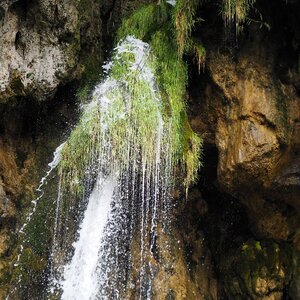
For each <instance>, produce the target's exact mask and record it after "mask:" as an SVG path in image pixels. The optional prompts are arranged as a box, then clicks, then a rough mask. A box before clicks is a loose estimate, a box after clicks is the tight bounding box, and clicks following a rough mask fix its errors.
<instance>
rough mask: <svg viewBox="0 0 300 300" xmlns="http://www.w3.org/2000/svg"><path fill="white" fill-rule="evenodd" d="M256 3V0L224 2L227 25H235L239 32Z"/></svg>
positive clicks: (229, 0) (223, 10) (223, 12)
mask: <svg viewBox="0 0 300 300" xmlns="http://www.w3.org/2000/svg"><path fill="white" fill-rule="evenodd" d="M255 2H256V0H223V3H222V15H223V18H224V21H225V24H227V25H228V24H232V23H233V24H235V25H236V29H237V31H239V30H240V28H241V27H242V25H243V24H244V23H245V20H246V18H247V16H248V14H249V11H250V9H251V8H252V7H253V5H254V3H255Z"/></svg>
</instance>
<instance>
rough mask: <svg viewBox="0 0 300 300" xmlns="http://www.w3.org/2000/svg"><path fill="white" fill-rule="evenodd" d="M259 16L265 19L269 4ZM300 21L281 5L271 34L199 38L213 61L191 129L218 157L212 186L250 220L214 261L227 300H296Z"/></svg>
mask: <svg viewBox="0 0 300 300" xmlns="http://www.w3.org/2000/svg"><path fill="white" fill-rule="evenodd" d="M259 9H260V12H261V13H262V14H263V15H265V16H268V13H267V11H266V10H265V8H264V4H263V1H262V2H260V6H259ZM276 18H277V19H276ZM297 18H299V3H298V2H293V4H290V6H289V5H288V6H287V7H286V6H285V5H283V4H282V3H279V2H278V3H276V4H275V3H274V7H273V10H272V16H269V17H266V19H267V21H268V22H269V24H270V25H271V28H272V29H271V30H270V31H268V30H264V29H262V28H258V27H257V26H256V25H255V24H252V25H250V26H249V27H248V28H247V31H246V32H244V34H243V35H242V36H241V37H240V38H239V39H238V41H234V42H232V41H228V40H227V41H225V42H224V40H223V46H220V40H218V39H222V37H221V36H219V37H216V35H215V31H214V34H213V35H210V34H212V32H211V33H209V31H207V33H206V36H205V33H203V36H202V38H203V40H204V41H206V43H207V45H208V50H207V51H208V53H209V55H208V59H207V62H206V73H204V74H202V75H200V76H199V77H198V80H199V81H202V83H200V87H199V81H198V84H197V83H196V82H194V81H192V82H193V83H192V84H191V85H192V86H195V90H194V92H193V96H192V99H191V101H190V103H191V109H190V110H191V118H192V121H191V122H192V126H193V128H194V129H196V130H198V132H200V133H201V134H204V137H205V144H206V147H207V148H208V149H215V152H216V154H215V156H216V158H215V159H216V160H217V162H216V173H215V176H214V177H213V180H215V182H214V183H213V185H214V186H216V187H217V189H218V190H219V191H222V193H224V194H227V195H230V197H233V198H232V199H231V200H228V202H227V205H230V202H232V201H236V202H239V203H241V205H242V208H243V210H245V212H246V216H245V217H244V221H242V222H240V223H238V224H237V225H236V226H241V228H244V225H243V223H246V224H247V226H248V229H247V230H246V229H245V228H244V229H243V230H244V231H243V233H238V234H237V233H236V235H235V237H233V235H232V233H230V232H229V233H224V232H223V233H222V232H221V233H220V235H221V237H223V238H224V239H228V240H230V239H231V240H233V239H234V240H235V242H232V243H231V245H230V246H229V247H228V249H230V251H224V247H225V246H224V245H223V246H220V245H218V243H217V244H216V243H215V242H213V245H214V246H215V247H216V248H219V247H220V248H219V249H217V250H216V252H215V255H216V257H219V258H217V261H218V263H217V265H218V268H219V271H220V273H221V274H222V275H221V277H222V278H223V283H224V287H225V294H226V297H228V298H229V299H289V298H288V297H291V299H299V254H297V252H299V250H300V248H299V246H300V244H299V232H300V213H299V205H300V164H299V162H300V160H299V158H300V156H299V155H300V154H299V136H300V133H299V120H300V96H299V95H300V94H299V91H300V89H299V80H300V73H299V52H300V51H299V50H300V49H299V41H300V39H299V33H298V29H297V28H298V25H297V24H296V23H295V22H294V21H295V19H297ZM282 24H287V25H286V27H285V28H282ZM220 30H221V29H220ZM204 32H205V31H204ZM287 32H289V34H288V33H287ZM216 42H217V43H218V45H217V44H216ZM204 44H205V42H204ZM228 45H231V46H228ZM232 45H233V46H232ZM208 157H209V154H208ZM230 197H229V198H230ZM214 201H215V200H214ZM211 209H215V206H213V207H212V208H211ZM209 213H212V212H211V211H210V210H209ZM232 213H233V212H232ZM220 214H222V212H220ZM215 218H217V217H215ZM210 222H212V220H210ZM230 222H231V221H230ZM208 226H210V225H209V224H208ZM218 226H219V227H222V226H223V227H224V228H226V226H229V225H228V223H225V224H224V223H220V224H219V225H218ZM213 227H214V226H213ZM224 230H226V229H224ZM235 230H237V229H235ZM248 230H250V231H248ZM238 231H239V230H237V232H238ZM209 234H210V235H212V234H216V233H215V231H209ZM241 236H243V237H241ZM212 239H214V238H212ZM253 239H255V241H254V240H253ZM228 240H227V241H228ZM260 241H263V243H264V244H263V245H262V244H260ZM222 243H223V242H221V244H222ZM226 243H227V242H226ZM235 243H236V245H234V244H235ZM226 245H227V244H226ZM283 245H284V246H283ZM274 247H275V248H276V247H277V248H276V249H277V250H276V251H275V250H274V249H275V248H274ZM281 247H285V248H281ZM272 249H273V250H272ZM291 249H293V250H292V251H291ZM274 251H275V252H274ZM272 253H273V254H272ZM275 253H276V255H275ZM271 258H272V259H271ZM229 262H230V264H232V266H229V265H227V263H229ZM284 266H285V267H284ZM286 266H288V267H287V268H286ZM226 274H227V275H226Z"/></svg>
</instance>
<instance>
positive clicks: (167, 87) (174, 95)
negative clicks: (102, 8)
mask: <svg viewBox="0 0 300 300" xmlns="http://www.w3.org/2000/svg"><path fill="white" fill-rule="evenodd" d="M180 5H181V6H180V7H182V5H183V4H182V3H181V4H180ZM175 12H177V10H176V9H175ZM172 13H174V12H172V8H170V6H169V5H167V4H166V3H162V4H161V5H157V4H150V5H147V6H143V7H142V8H141V9H140V10H138V11H137V12H135V13H134V14H133V15H132V16H131V17H130V18H128V19H127V20H125V21H124V22H123V24H122V26H121V28H120V30H119V31H118V34H117V37H118V39H121V40H122V39H124V37H126V36H128V35H133V36H135V37H136V38H139V39H142V40H143V41H145V42H148V43H150V45H151V48H152V51H150V52H149V57H148V60H147V62H146V65H147V67H149V68H150V69H151V70H152V71H153V72H154V73H155V75H156V79H157V83H158V86H159V92H160V95H162V97H163V100H164V101H163V103H162V105H163V107H156V106H155V105H154V104H153V98H154V97H157V95H155V94H153V88H152V87H150V86H149V82H145V81H144V80H143V79H137V78H138V76H139V70H138V69H137V70H136V71H131V69H130V65H131V64H132V61H133V60H134V59H135V57H134V55H133V54H132V53H130V51H128V52H126V51H123V52H122V54H115V56H114V57H113V59H112V62H113V67H112V69H111V71H110V78H112V79H114V80H117V81H118V82H121V83H122V82H123V84H124V86H125V88H116V89H115V90H114V91H112V92H111V95H110V97H112V98H113V99H114V101H113V106H112V108H111V111H110V112H109V115H110V116H113V115H116V114H119V115H120V113H121V112H122V111H124V115H126V116H127V117H128V118H127V117H126V118H123V119H120V120H119V121H118V122H115V123H113V124H109V126H111V127H110V135H111V137H112V140H113V144H114V145H117V146H116V148H114V149H113V152H112V155H113V157H112V161H114V160H116V161H123V163H124V164H126V163H128V162H126V155H127V147H128V142H127V140H128V139H130V138H133V137H134V140H135V142H137V143H138V145H139V147H140V148H141V153H143V154H145V155H146V156H145V157H147V160H148V162H147V163H149V165H151V164H152V163H153V160H154V155H155V153H154V150H153V143H154V139H155V136H154V133H155V132H156V131H157V128H158V124H157V123H156V122H157V112H158V111H161V112H162V114H163V116H164V122H166V123H169V124H170V125H169V128H170V132H169V140H168V144H169V145H170V147H171V149H172V150H171V152H172V151H173V152H172V163H173V165H176V164H178V163H180V164H181V167H182V171H183V173H185V174H186V177H185V181H184V183H185V186H186V187H188V186H189V185H190V184H191V183H192V182H193V181H195V180H196V177H197V171H198V168H199V166H200V152H201V139H200V138H199V137H198V136H197V135H196V134H195V133H194V132H193V131H192V129H191V127H190V125H189V123H188V119H187V115H186V104H185V98H186V86H187V80H188V73H187V65H186V63H185V62H184V61H183V59H182V56H181V55H180V51H181V50H180V46H178V43H177V39H176V28H175V27H174V23H173V22H172V20H173V17H172ZM192 15H194V14H192ZM189 34H190V32H189V33H188V34H187V36H188V35H189ZM187 36H186V37H187ZM195 47H197V49H200V46H195ZM201 51H202V53H203V49H202V48H201ZM201 51H199V53H200V52H201ZM196 52H197V51H196ZM124 95H128V97H130V99H132V100H131V102H132V103H133V104H132V105H133V106H134V109H133V110H132V111H130V114H128V112H126V110H125V107H124V101H123V98H124ZM141 99H143V101H142V100H141ZM100 115H101V114H100V111H99V109H98V108H97V106H96V105H94V106H93V107H89V108H88V109H87V110H86V111H85V112H84V115H83V117H82V118H81V121H80V123H79V125H78V126H77V127H76V129H75V130H74V132H73V134H72V135H71V137H70V139H69V140H68V142H67V145H66V147H65V149H64V151H63V160H62V163H61V174H62V176H63V180H64V183H65V184H66V185H69V186H70V188H71V189H72V190H73V191H75V192H81V191H82V190H81V188H80V184H78V183H80V182H83V181H84V178H85V172H86V169H87V168H88V167H87V166H88V165H89V162H91V161H93V159H94V158H95V157H97V155H98V154H99V152H97V151H99V150H97V149H100V148H101V145H99V143H100V137H99V134H100V132H101V128H100V123H99V117H100ZM114 118H115V119H116V120H117V119H118V116H115V117H114ZM131 124H136V128H137V132H132V129H131V127H130V126H132V125H131ZM136 128H135V129H134V130H136ZM117 148H118V149H117ZM95 149H96V150H95Z"/></svg>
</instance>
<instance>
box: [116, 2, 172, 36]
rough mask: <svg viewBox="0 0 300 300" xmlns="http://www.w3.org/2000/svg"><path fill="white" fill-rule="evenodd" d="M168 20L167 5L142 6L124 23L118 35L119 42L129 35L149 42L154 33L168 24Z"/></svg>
mask: <svg viewBox="0 0 300 300" xmlns="http://www.w3.org/2000/svg"><path fill="white" fill-rule="evenodd" d="M168 18H169V11H168V9H167V5H166V4H165V3H162V4H160V5H158V4H149V5H146V6H142V7H141V8H140V9H139V10H138V11H137V12H135V13H134V14H133V15H132V16H131V17H130V18H128V19H125V20H124V21H123V23H122V26H121V27H120V29H119V30H118V33H117V42H118V41H120V40H122V39H124V38H125V37H126V36H127V35H132V36H135V37H136V38H138V39H140V40H143V41H147V40H149V39H150V38H151V34H152V33H153V32H155V31H156V30H158V29H159V28H160V27H161V26H162V25H164V24H165V23H166V21H167V19H168Z"/></svg>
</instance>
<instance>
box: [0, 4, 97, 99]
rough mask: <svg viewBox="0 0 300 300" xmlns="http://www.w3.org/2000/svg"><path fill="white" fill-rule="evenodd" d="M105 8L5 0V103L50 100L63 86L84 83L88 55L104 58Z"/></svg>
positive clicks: (0, 84)
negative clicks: (77, 81)
mask: <svg viewBox="0 0 300 300" xmlns="http://www.w3.org/2000/svg"><path fill="white" fill-rule="evenodd" d="M99 7H100V4H99V3H98V1H85V0H74V1H53V0H42V1H27V0H25V1H20V0H19V1H16V0H10V1H9V0H7V1H4V2H3V1H2V2H1V3H0V36H1V38H0V39H1V42H0V56H1V61H0V101H1V102H3V101H7V100H9V99H11V98H14V97H17V96H30V97H33V98H35V99H37V100H40V101H42V100H45V99H49V98H52V97H53V96H54V94H55V92H56V90H57V87H58V86H59V85H60V84H65V83H66V82H70V81H71V80H73V79H75V78H80V77H81V75H82V73H83V71H84V69H85V65H86V62H87V58H88V56H93V57H94V58H95V57H98V56H99V55H101V54H100V53H99V52H100V46H101V18H100V8H99ZM95 61H97V60H96V59H95Z"/></svg>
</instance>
